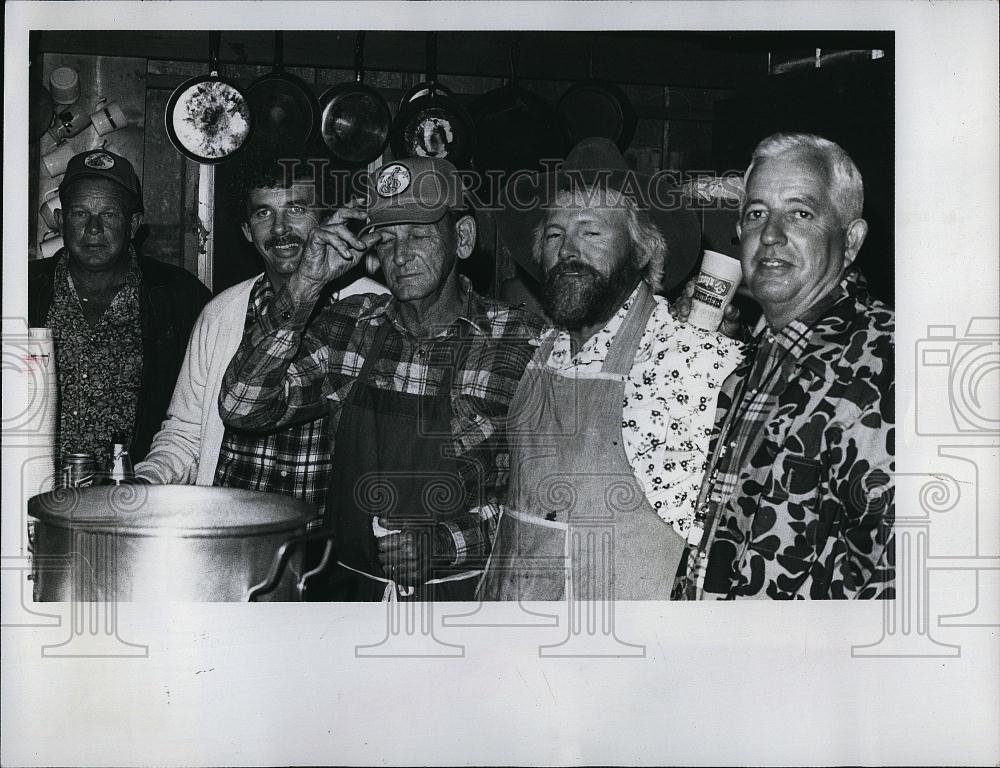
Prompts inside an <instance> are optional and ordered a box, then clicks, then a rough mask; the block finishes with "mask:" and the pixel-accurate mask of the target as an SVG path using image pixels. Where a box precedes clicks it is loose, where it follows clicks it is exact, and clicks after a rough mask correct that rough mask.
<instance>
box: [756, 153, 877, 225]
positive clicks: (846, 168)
mask: <svg viewBox="0 0 1000 768" xmlns="http://www.w3.org/2000/svg"><path fill="white" fill-rule="evenodd" d="M797 150H804V151H806V152H810V153H812V154H813V155H815V156H816V157H817V158H819V160H821V161H822V162H823V164H824V165H825V166H826V171H827V175H828V176H829V179H830V200H831V201H832V202H833V206H834V208H835V209H836V210H837V214H838V215H839V216H840V221H841V224H843V225H844V226H845V227H846V226H847V225H848V224H850V223H851V222H852V221H854V220H855V219H860V218H861V211H862V209H863V208H864V203H865V188H864V182H863V181H862V179H861V172H860V171H859V170H858V166H856V165H855V164H854V161H853V160H852V159H851V156H850V155H849V154H847V153H846V152H845V151H844V150H843V148H842V147H841V146H840V145H839V144H836V143H834V142H832V141H830V140H829V139H824V138H823V137H822V136H817V135H815V134H812V133H774V134H771V135H770V136H768V137H767V138H766V139H764V140H763V141H761V142H760V144H758V145H757V148H756V149H754V151H753V157H752V158H751V160H750V165H749V167H747V170H746V173H745V174H743V185H744V188H746V185H747V183H748V182H749V181H750V174H751V173H752V172H753V168H754V165H756V163H757V161H758V160H763V159H765V158H772V157H778V156H780V155H783V154H785V153H786V152H792V151H797ZM744 205H745V202H744Z"/></svg>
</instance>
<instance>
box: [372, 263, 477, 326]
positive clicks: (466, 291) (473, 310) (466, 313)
mask: <svg viewBox="0 0 1000 768" xmlns="http://www.w3.org/2000/svg"><path fill="white" fill-rule="evenodd" d="M457 277H458V291H459V297H460V298H459V301H460V303H461V306H462V311H461V312H460V313H459V315H458V317H456V318H455V322H463V323H465V324H467V325H468V326H469V327H471V328H472V329H474V330H477V331H479V332H480V333H482V334H484V335H486V336H489V335H490V334H491V333H492V330H491V329H492V326H491V325H490V319H489V316H488V314H487V311H486V304H485V303H484V302H483V300H482V298H481V297H480V296H479V295H478V294H477V293H476V292H475V291H474V290H472V282H471V281H470V280H469V279H468V278H467V277H465V276H464V275H458V276H457ZM400 304H401V302H400V301H399V300H398V299H397V298H396V297H395V296H393V295H392V294H389V295H388V297H387V299H386V300H383V301H379V302H377V303H376V304H375V305H374V306H373V307H371V308H370V309H367V310H365V311H364V312H362V313H361V314H360V315H359V316H358V322H362V321H370V320H375V319H377V318H385V319H386V320H388V321H389V322H391V323H392V324H393V325H395V326H396V327H397V328H398V329H399V330H401V331H403V332H406V328H405V327H403V324H402V323H401V322H400V321H399V312H400ZM449 327H450V326H449ZM444 333H447V330H445V331H443V332H442V333H441V334H438V335H443V334H444Z"/></svg>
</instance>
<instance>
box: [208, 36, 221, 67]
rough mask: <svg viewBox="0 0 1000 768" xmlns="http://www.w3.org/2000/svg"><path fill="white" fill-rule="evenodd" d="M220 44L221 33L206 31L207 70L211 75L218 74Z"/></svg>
mask: <svg viewBox="0 0 1000 768" xmlns="http://www.w3.org/2000/svg"><path fill="white" fill-rule="evenodd" d="M221 45H222V33H221V32H219V31H213V32H209V33H208V71H209V74H211V75H212V77H217V76H218V74H219V48H220V47H221Z"/></svg>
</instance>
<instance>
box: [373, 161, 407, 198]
mask: <svg viewBox="0 0 1000 768" xmlns="http://www.w3.org/2000/svg"><path fill="white" fill-rule="evenodd" d="M408 186H410V169H409V168H407V167H406V166H405V165H400V164H399V163H393V164H392V165H387V166H386V167H385V168H383V169H382V170H381V171H379V172H378V179H377V180H376V181H375V191H376V192H378V196H379V197H392V196H393V195H398V194H399V193H400V192H403V191H405V190H406V188H407V187H408Z"/></svg>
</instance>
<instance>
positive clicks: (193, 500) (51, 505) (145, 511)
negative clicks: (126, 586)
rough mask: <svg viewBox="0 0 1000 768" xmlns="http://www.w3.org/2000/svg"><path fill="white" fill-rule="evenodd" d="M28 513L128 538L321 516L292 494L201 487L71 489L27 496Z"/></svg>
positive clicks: (261, 529)
mask: <svg viewBox="0 0 1000 768" xmlns="http://www.w3.org/2000/svg"><path fill="white" fill-rule="evenodd" d="M28 514H29V515H31V516H32V517H34V518H37V519H38V520H40V521H42V522H44V523H49V524H52V525H55V526H58V527H61V528H81V529H85V530H86V531H87V532H93V533H117V534H121V535H128V536H254V535H258V534H267V533H274V532H277V531H288V530H295V529H297V528H303V527H305V525H306V523H307V522H308V521H309V520H311V519H312V518H313V517H315V515H316V510H315V508H314V507H312V506H311V505H309V504H307V503H306V502H304V501H301V500H299V499H295V498H292V497H290V496H284V495H281V494H276V493H261V492H259V491H249V490H244V489H242V488H209V487H204V486H196V485H121V486H99V487H93V488H66V489H61V490H57V491H50V492H49V493H43V494H39V495H38V496H34V497H32V498H31V499H29V500H28Z"/></svg>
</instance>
